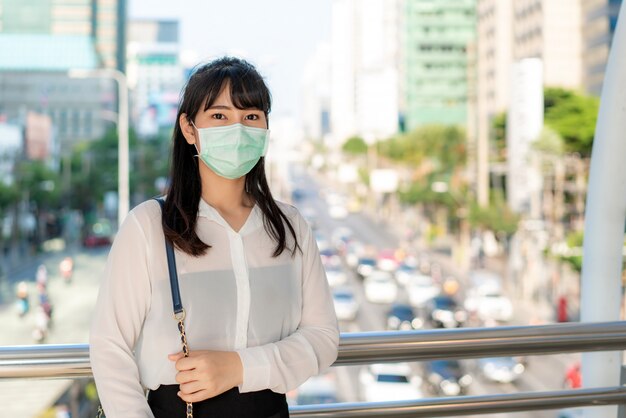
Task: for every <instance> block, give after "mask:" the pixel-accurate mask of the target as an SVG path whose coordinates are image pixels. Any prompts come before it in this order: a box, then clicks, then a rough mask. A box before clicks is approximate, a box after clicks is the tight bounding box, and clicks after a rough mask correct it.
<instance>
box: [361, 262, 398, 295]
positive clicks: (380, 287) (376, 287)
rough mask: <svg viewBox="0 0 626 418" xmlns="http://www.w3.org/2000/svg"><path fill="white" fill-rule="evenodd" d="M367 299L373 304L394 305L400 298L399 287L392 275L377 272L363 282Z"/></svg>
mask: <svg viewBox="0 0 626 418" xmlns="http://www.w3.org/2000/svg"><path fill="white" fill-rule="evenodd" d="M363 287H364V288H365V298H366V299H367V300H368V301H370V302H373V303H393V302H395V300H396V298H397V297H398V285H397V284H396V282H395V280H394V278H393V276H392V275H391V273H389V272H386V271H380V270H375V271H374V272H372V273H371V274H370V275H369V276H367V277H366V278H365V279H364V280H363Z"/></svg>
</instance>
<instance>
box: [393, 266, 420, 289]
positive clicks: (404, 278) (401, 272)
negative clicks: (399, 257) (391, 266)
mask: <svg viewBox="0 0 626 418" xmlns="http://www.w3.org/2000/svg"><path fill="white" fill-rule="evenodd" d="M418 273H419V270H418V269H417V267H415V266H411V265H408V264H404V263H402V264H400V265H399V266H398V268H397V269H396V272H395V276H396V281H397V282H398V284H400V285H402V286H406V285H407V284H408V282H409V278H410V277H413V276H415V275H416V274H418Z"/></svg>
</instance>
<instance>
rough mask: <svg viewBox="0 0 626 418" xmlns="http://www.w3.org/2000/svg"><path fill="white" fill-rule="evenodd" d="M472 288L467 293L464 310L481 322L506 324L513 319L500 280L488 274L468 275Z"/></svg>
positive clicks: (511, 310) (508, 301)
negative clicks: (474, 315) (473, 314)
mask: <svg viewBox="0 0 626 418" xmlns="http://www.w3.org/2000/svg"><path fill="white" fill-rule="evenodd" d="M470 283H471V284H472V287H471V288H470V289H469V291H468V292H467V297H466V299H465V303H464V306H465V309H467V310H468V311H469V312H472V313H475V314H476V316H478V318H479V319H481V320H482V321H502V322H507V321H510V320H511V319H512V318H513V304H512V303H511V300H510V299H509V298H508V297H506V296H505V295H504V294H503V292H502V284H501V280H500V278H499V277H498V276H496V275H494V274H489V273H482V274H480V275H476V273H474V275H473V276H472V275H470Z"/></svg>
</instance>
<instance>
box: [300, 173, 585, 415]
mask: <svg viewBox="0 0 626 418" xmlns="http://www.w3.org/2000/svg"><path fill="white" fill-rule="evenodd" d="M323 181H324V180H323V179H320V178H317V179H313V178H312V177H311V176H310V175H308V174H305V173H302V172H299V173H297V174H296V175H295V177H294V182H295V183H296V184H298V186H299V187H301V188H302V189H304V190H307V191H308V192H307V194H306V196H305V198H303V199H302V200H301V201H299V202H297V203H296V205H297V206H298V207H299V208H301V209H302V208H306V207H309V208H312V209H313V210H315V212H316V219H317V225H318V231H319V233H321V234H322V235H324V236H327V237H330V236H331V235H332V231H333V230H335V229H336V228H337V227H339V226H347V227H349V228H350V229H351V230H352V231H353V233H354V237H355V238H356V239H357V240H359V241H361V242H362V243H363V244H366V245H372V246H375V247H377V248H378V249H385V248H396V247H397V246H398V244H399V237H398V234H397V228H391V227H390V225H389V224H388V223H386V222H384V221H380V220H375V219H373V218H372V217H370V216H368V215H367V214H366V213H364V212H361V213H352V214H349V215H348V216H347V217H346V218H345V219H341V220H337V219H333V218H331V217H330V216H329V214H328V210H327V206H326V203H325V202H324V199H323V197H322V195H323V194H324V192H323V189H324V186H323ZM320 183H321V184H322V185H321V186H320V185H319V184H320ZM394 230H395V231H396V232H394ZM428 255H429V256H431V257H433V258H436V259H437V262H438V263H439V264H440V265H441V268H442V274H443V277H447V276H449V275H453V276H456V275H457V274H458V271H457V270H456V269H455V268H454V265H453V262H452V260H451V258H450V257H449V256H445V255H441V254H440V253H438V254H436V255H435V254H432V253H429V254H428ZM456 277H458V276H456ZM348 284H349V285H350V286H351V287H353V289H354V291H355V294H356V297H357V299H358V301H359V303H360V311H359V314H358V316H357V319H356V320H355V321H352V322H342V323H341V324H340V326H341V329H342V332H355V331H380V330H384V329H385V327H386V312H387V311H388V310H389V308H390V306H389V305H385V304H373V303H370V302H368V301H367V300H366V299H365V295H364V291H363V286H362V284H361V280H360V279H358V278H357V277H356V275H355V274H354V273H353V272H352V271H350V272H349V283H348ZM511 299H512V300H513V303H514V305H515V312H514V318H513V320H512V321H511V323H510V324H511V325H528V319H529V318H531V317H533V316H536V313H535V312H533V311H538V309H537V308H536V307H533V306H527V305H525V304H523V303H522V301H521V300H516V299H515V298H511ZM398 300H399V301H403V300H407V294H406V291H405V290H404V289H403V288H400V292H399V295H398ZM544 310H545V309H544ZM539 311H540V310H539ZM531 312H532V313H531ZM579 358H580V354H579V353H575V354H558V355H549V356H532V357H528V358H527V367H526V370H525V372H524V373H523V374H522V376H521V377H520V378H519V379H518V380H517V381H516V382H514V383H510V384H500V383H493V382H489V381H487V380H486V379H484V378H483V377H481V376H480V373H478V369H477V365H476V360H463V361H462V364H463V365H464V366H465V368H466V370H467V371H468V372H469V373H470V374H471V375H472V377H473V382H472V384H471V385H470V388H469V393H468V395H485V394H497V393H516V392H531V391H552V390H559V389H562V383H563V377H564V375H565V370H566V368H567V367H568V366H569V365H570V364H572V363H573V362H574V361H576V360H577V359H579ZM413 365H414V370H415V371H416V373H418V371H419V370H420V364H419V362H415V363H414V364H413ZM362 367H364V366H350V367H338V368H336V369H335V373H336V375H337V381H338V382H339V383H340V388H339V391H340V393H339V398H340V401H347V402H357V401H363V399H362V398H361V394H360V391H359V381H358V374H359V370H360V368H362ZM422 390H423V392H424V394H425V395H426V396H429V397H434V396H436V395H435V394H433V393H430V392H429V391H428V388H427V387H425V385H424V387H423V388H422ZM489 416H491V417H494V418H508V417H512V418H513V417H514V418H554V417H555V416H557V411H555V410H551V411H533V412H518V413H506V414H492V415H489Z"/></svg>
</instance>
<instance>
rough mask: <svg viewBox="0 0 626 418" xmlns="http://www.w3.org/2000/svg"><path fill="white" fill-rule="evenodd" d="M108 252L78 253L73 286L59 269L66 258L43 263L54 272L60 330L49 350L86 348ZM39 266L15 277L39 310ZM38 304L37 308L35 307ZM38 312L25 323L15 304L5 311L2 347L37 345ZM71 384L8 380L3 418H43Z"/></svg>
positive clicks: (1, 311)
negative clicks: (23, 283)
mask: <svg viewBox="0 0 626 418" xmlns="http://www.w3.org/2000/svg"><path fill="white" fill-rule="evenodd" d="M106 254H107V250H106V249H103V250H94V251H84V250H83V251H78V252H75V253H74V254H73V256H74V266H75V267H74V276H73V280H72V282H71V283H70V284H66V283H65V282H63V279H62V278H61V277H60V276H59V274H58V266H59V262H60V261H61V259H62V258H63V257H64V256H65V254H64V253H61V252H60V253H52V254H49V255H47V256H45V257H43V258H42V262H43V264H44V265H45V266H46V268H47V270H48V289H49V294H50V300H51V301H52V304H53V307H54V311H53V321H54V324H53V326H52V329H51V330H50V333H49V336H48V338H47V339H46V341H45V342H46V343H48V344H70V343H86V342H87V341H88V334H89V323H90V321H91V312H92V310H93V306H94V304H95V301H96V297H97V292H98V281H99V278H100V274H99V273H100V272H102V271H103V269H104V263H105V260H106ZM36 269H37V265H31V266H27V267H26V268H24V269H22V270H21V271H19V272H17V273H15V274H13V275H12V276H10V277H9V282H10V283H17V282H19V281H22V280H24V281H27V282H28V284H29V289H30V295H31V306H36V296H35V295H36V290H35V285H34V277H35V273H36ZM33 304H34V305H33ZM34 327H35V315H34V313H33V310H32V309H31V312H29V313H28V314H27V315H25V316H24V317H22V318H20V317H19V316H18V315H17V311H16V309H15V306H14V305H13V304H4V305H0V345H2V346H7V345H30V344H35V341H34V339H33V335H32V332H33V329H34ZM71 384H72V381H71V380H57V379H51V380H27V379H19V380H7V381H0V417H20V418H30V417H37V416H39V415H40V414H41V412H42V411H44V410H45V409H46V408H48V407H50V406H51V405H53V404H54V402H55V401H56V400H57V399H58V398H59V397H60V396H61V395H62V394H63V393H64V392H66V391H67V389H68V388H69V387H70V385H71Z"/></svg>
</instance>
